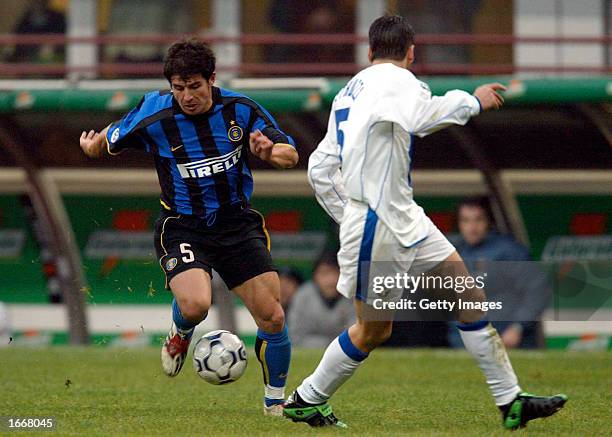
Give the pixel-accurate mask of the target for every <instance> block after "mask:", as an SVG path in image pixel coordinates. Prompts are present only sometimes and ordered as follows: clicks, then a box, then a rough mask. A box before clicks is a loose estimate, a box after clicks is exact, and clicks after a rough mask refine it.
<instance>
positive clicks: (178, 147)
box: [170, 144, 183, 152]
mask: <svg viewBox="0 0 612 437" xmlns="http://www.w3.org/2000/svg"><path fill="white" fill-rule="evenodd" d="M181 147H183V144H181V145H180V146H176V147H174V146H172V147H170V150H171V151H173V152H176V151H177V150H178V149H180V148H181Z"/></svg>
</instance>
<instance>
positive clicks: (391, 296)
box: [284, 16, 567, 429]
mask: <svg viewBox="0 0 612 437" xmlns="http://www.w3.org/2000/svg"><path fill="white" fill-rule="evenodd" d="M413 41H414V33H413V31H412V28H411V26H410V24H409V23H408V22H407V20H406V19H405V18H403V17H399V16H384V17H380V18H378V19H377V20H375V21H374V23H373V24H372V25H371V27H370V32H369V42H370V49H369V59H370V61H371V63H372V65H371V66H370V67H368V68H366V69H364V70H362V71H361V72H360V73H358V74H357V75H356V76H354V77H353V78H352V79H351V80H350V81H349V82H348V83H347V84H346V86H345V87H344V88H343V89H342V90H341V91H340V92H339V93H338V94H337V95H336V97H335V99H334V102H333V104H332V108H331V114H330V118H329V125H328V131H327V134H326V136H325V138H324V139H323V140H322V141H321V143H320V144H319V146H318V147H317V149H316V150H315V151H314V152H313V154H312V155H311V157H310V161H309V164H308V176H309V181H310V184H311V185H312V187H313V189H314V191H315V194H316V197H317V200H318V201H319V203H320V204H321V206H322V207H323V208H324V209H325V211H326V212H327V213H328V214H329V215H330V216H331V217H332V218H333V219H334V220H336V221H337V222H338V223H339V224H340V251H339V252H338V263H339V265H340V279H339V281H338V291H339V292H340V293H342V294H343V295H344V296H346V297H348V298H352V299H354V301H355V311H356V320H357V321H356V323H355V324H354V325H352V326H351V327H350V328H349V329H347V330H346V331H345V332H344V333H342V334H341V335H340V336H338V337H337V338H336V339H335V340H334V341H332V343H331V344H330V345H329V346H328V348H327V350H326V351H325V354H324V355H323V358H322V359H321V362H320V363H319V365H318V367H317V368H316V370H315V371H314V373H313V374H311V375H310V376H308V377H307V378H306V379H305V380H304V381H303V382H302V384H301V385H300V386H299V387H298V388H297V389H296V391H295V392H294V393H293V394H292V395H291V396H290V397H289V399H288V400H287V402H286V404H285V406H284V414H285V416H286V417H288V418H290V419H292V420H294V421H296V422H307V423H308V424H310V425H312V426H326V425H336V426H346V425H344V424H343V423H342V422H339V421H338V419H337V418H336V417H335V416H334V414H333V412H332V409H331V406H330V405H329V404H328V402H327V401H328V399H329V398H330V397H331V396H332V395H333V394H334V393H335V392H336V390H337V389H338V388H339V387H340V386H341V385H342V384H343V383H344V382H345V381H346V380H348V378H350V377H351V375H352V374H353V373H354V372H355V370H356V369H357V368H358V367H359V366H360V365H361V363H362V362H363V361H364V360H365V359H366V358H367V357H368V354H369V353H370V352H371V351H372V350H373V349H374V348H376V347H377V346H379V345H380V344H382V343H384V342H385V341H386V340H387V339H388V338H389V336H390V335H391V329H392V321H393V311H390V310H387V312H386V313H382V317H380V316H381V312H380V311H378V314H377V315H378V317H371V315H372V314H374V313H375V312H376V311H375V310H373V307H372V305H373V301H374V299H377V300H380V299H383V300H384V301H387V302H393V301H397V300H398V299H400V298H401V295H402V292H403V287H400V286H399V285H398V286H397V287H396V288H393V287H391V288H387V289H386V290H385V292H384V293H382V294H381V293H380V292H379V293H376V291H375V290H373V287H372V277H371V276H372V275H373V274H372V271H373V270H374V269H375V268H377V264H376V263H379V264H381V265H384V266H385V268H386V269H387V271H388V272H389V273H390V274H391V275H393V274H396V273H399V274H403V273H405V272H408V273H409V274H410V275H412V276H418V275H421V274H424V273H428V274H431V273H432V271H434V272H435V271H436V270H440V271H444V272H446V273H448V272H449V271H450V272H452V274H453V275H454V276H455V277H458V276H463V277H467V276H469V273H468V271H467V269H466V268H465V265H464V264H463V262H462V260H461V257H460V256H459V255H458V254H457V252H456V251H455V248H454V247H453V246H452V245H451V244H450V243H449V242H448V240H447V239H446V238H445V237H444V235H443V234H442V233H441V232H440V231H439V230H438V229H437V228H436V227H435V226H434V224H433V223H432V222H431V220H430V219H429V218H428V217H427V216H426V215H425V213H424V211H423V209H422V208H421V207H420V206H418V205H417V204H416V203H415V202H414V200H413V197H412V186H411V180H410V168H411V164H412V150H413V137H414V136H415V135H416V136H419V137H423V136H425V135H428V134H431V133H433V132H435V131H438V130H440V129H443V128H444V127H447V126H450V125H464V124H465V123H467V122H468V120H469V119H470V118H471V117H473V116H476V115H478V114H479V113H480V112H482V111H486V110H489V109H498V108H499V107H500V106H501V105H502V104H503V97H502V96H501V95H500V94H499V93H498V91H499V90H504V89H505V88H504V87H503V85H501V84H497V83H493V84H486V85H483V86H481V87H479V88H477V89H476V91H475V92H474V94H473V95H472V94H469V93H466V92H464V91H460V90H454V91H450V92H448V93H446V94H445V95H444V96H442V97H432V96H431V92H430V90H429V87H428V86H427V85H426V84H425V83H423V82H421V81H419V80H417V79H416V77H415V76H414V75H413V74H412V73H411V72H410V71H409V70H408V68H409V67H410V65H411V64H412V62H413V60H414V42H413ZM389 269H390V270H389ZM442 269H443V270H442ZM379 291H380V290H379ZM461 299H462V300H470V301H474V302H484V301H485V294H484V291H483V290H482V289H481V288H476V287H473V288H471V289H468V290H466V291H464V292H463V293H462V294H461ZM457 317H458V320H459V322H460V323H459V325H458V326H459V329H460V333H461V337H462V339H463V342H464V344H465V346H466V348H467V350H468V351H469V352H470V353H471V354H472V355H473V356H474V358H475V359H476V361H477V362H478V364H479V366H480V368H481V369H482V371H483V372H484V374H485V377H486V380H487V383H488V385H489V388H490V390H491V393H492V395H493V397H494V399H495V403H496V405H497V406H498V407H499V408H500V410H501V412H502V416H503V425H504V427H506V428H509V429H515V428H518V427H523V426H525V425H526V423H527V421H529V420H531V419H535V418H538V417H545V416H550V415H551V414H554V413H555V412H556V411H558V410H559V409H560V408H561V407H562V406H563V405H564V403H565V402H566V400H567V397H566V396H565V395H556V396H551V397H538V396H533V395H530V394H528V393H525V392H523V391H522V390H521V388H520V387H519V385H518V381H517V378H516V375H515V374H514V370H513V369H512V366H511V364H510V361H509V360H508V356H507V354H506V351H505V349H504V347H503V345H502V343H501V341H500V338H499V336H498V334H497V331H496V330H495V328H493V327H492V326H491V324H490V323H488V321H487V320H486V319H485V313H484V312H482V311H480V310H475V309H472V310H460V311H459V312H458V316H457Z"/></svg>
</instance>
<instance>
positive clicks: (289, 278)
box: [278, 267, 304, 314]
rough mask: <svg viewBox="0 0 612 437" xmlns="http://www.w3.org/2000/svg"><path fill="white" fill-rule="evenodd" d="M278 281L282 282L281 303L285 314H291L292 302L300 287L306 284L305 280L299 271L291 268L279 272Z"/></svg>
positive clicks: (281, 269) (282, 268) (284, 268)
mask: <svg viewBox="0 0 612 437" xmlns="http://www.w3.org/2000/svg"><path fill="white" fill-rule="evenodd" d="M278 279H279V280H280V292H281V294H280V301H281V306H282V307H283V310H285V314H288V313H289V307H290V306H291V301H292V300H293V297H294V295H295V292H296V291H297V290H298V288H299V287H300V285H302V283H303V282H304V278H302V275H301V274H300V272H298V271H297V270H295V269H293V268H291V267H281V268H280V269H279V270H278Z"/></svg>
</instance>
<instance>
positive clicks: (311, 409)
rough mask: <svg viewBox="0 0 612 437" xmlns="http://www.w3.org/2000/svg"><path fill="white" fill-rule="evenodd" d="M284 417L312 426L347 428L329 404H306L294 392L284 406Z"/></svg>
mask: <svg viewBox="0 0 612 437" xmlns="http://www.w3.org/2000/svg"><path fill="white" fill-rule="evenodd" d="M283 415H284V416H285V417H286V418H288V419H291V420H293V421H294V422H305V423H307V424H308V425H310V426H338V427H340V428H347V426H346V424H345V423H343V422H340V421H339V420H338V418H337V417H336V416H334V413H333V412H332V407H331V405H329V404H328V403H327V402H324V403H322V404H309V403H307V402H305V401H304V400H303V399H302V398H301V397H300V395H299V394H298V393H297V391H294V392H293V393H292V394H291V396H289V399H287V402H285V404H284V405H283Z"/></svg>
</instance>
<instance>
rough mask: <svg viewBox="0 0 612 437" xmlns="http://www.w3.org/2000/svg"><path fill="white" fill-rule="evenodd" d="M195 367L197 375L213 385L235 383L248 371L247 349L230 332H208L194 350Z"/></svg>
mask: <svg viewBox="0 0 612 437" xmlns="http://www.w3.org/2000/svg"><path fill="white" fill-rule="evenodd" d="M193 366H194V368H195V371H196V372H197V374H198V375H200V377H201V378H203V379H204V380H205V381H206V382H209V383H211V384H215V385H219V384H228V383H230V382H234V381H236V380H238V379H239V378H240V377H241V376H242V375H243V373H244V371H245V370H246V366H247V352H246V348H245V346H244V343H243V342H242V340H240V338H238V336H237V335H234V334H232V333H231V332H229V331H224V330H217V331H211V332H208V333H206V334H204V335H203V336H202V337H201V338H200V339H199V340H198V341H197V342H196V344H195V346H194V348H193Z"/></svg>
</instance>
